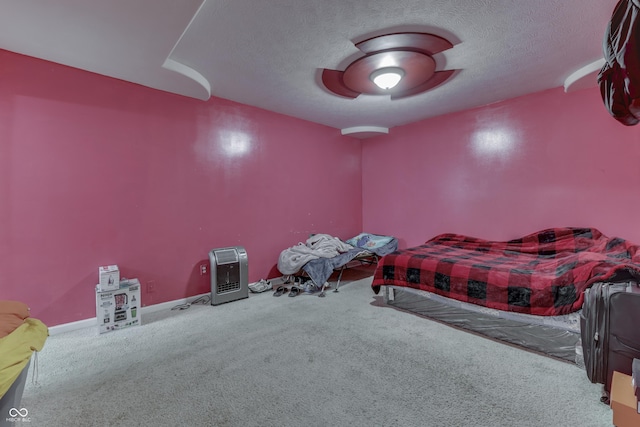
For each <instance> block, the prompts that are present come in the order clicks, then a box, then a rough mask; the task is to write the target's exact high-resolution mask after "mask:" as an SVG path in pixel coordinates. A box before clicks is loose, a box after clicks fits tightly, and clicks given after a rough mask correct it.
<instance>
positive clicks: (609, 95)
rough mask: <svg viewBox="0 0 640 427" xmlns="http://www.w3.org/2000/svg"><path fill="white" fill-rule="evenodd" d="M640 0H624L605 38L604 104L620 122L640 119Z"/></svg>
mask: <svg viewBox="0 0 640 427" xmlns="http://www.w3.org/2000/svg"><path fill="white" fill-rule="evenodd" d="M639 17H640V0H620V1H619V2H618V4H617V5H616V8H615V9H614V11H613V15H612V16H611V21H609V25H608V26H607V31H606V33H605V37H604V41H603V49H604V59H605V61H606V62H605V65H604V66H603V67H602V70H600V73H599V74H598V85H599V86H600V93H601V94H602V100H603V101H604V105H605V107H606V108H607V110H609V113H610V114H611V115H612V116H613V118H615V119H616V120H618V121H619V122H620V123H622V124H624V125H627V126H632V125H635V124H638V123H639V122H640V21H639Z"/></svg>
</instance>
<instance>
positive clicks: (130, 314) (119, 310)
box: [96, 279, 142, 334]
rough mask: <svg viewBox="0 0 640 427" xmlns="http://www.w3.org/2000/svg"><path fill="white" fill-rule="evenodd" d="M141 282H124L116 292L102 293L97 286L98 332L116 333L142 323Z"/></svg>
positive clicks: (130, 280) (131, 280)
mask: <svg viewBox="0 0 640 427" xmlns="http://www.w3.org/2000/svg"><path fill="white" fill-rule="evenodd" d="M140 302H141V301H140V282H139V281H138V279H129V280H123V281H122V282H120V286H119V287H118V289H116V290H112V291H102V290H100V287H99V285H96V318H97V319H98V331H99V332H100V333H101V334H104V333H105V332H111V331H116V330H118V329H124V328H129V327H131V326H138V325H140V324H141V323H142V319H141V313H140V308H141V304H140Z"/></svg>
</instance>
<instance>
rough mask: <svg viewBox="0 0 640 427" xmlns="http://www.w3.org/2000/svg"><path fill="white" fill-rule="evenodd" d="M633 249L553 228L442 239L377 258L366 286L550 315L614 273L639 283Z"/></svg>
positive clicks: (576, 303)
mask: <svg viewBox="0 0 640 427" xmlns="http://www.w3.org/2000/svg"><path fill="white" fill-rule="evenodd" d="M638 248H639V247H638V246H637V245H634V244H631V243H629V242H628V241H626V240H623V239H620V238H608V237H606V236H604V235H603V234H602V233H601V232H600V231H598V230H596V229H593V228H553V229H548V230H543V231H540V232H538V233H533V234H530V235H528V236H525V237H523V238H521V239H517V240H510V241H508V242H492V241H487V240H482V239H477V238H473V237H468V236H461V235H457V234H441V235H439V236H436V237H434V238H433V239H431V240H429V241H428V242H426V243H425V244H424V245H421V246H417V247H414V248H409V249H404V250H399V251H396V252H393V253H391V254H389V255H386V256H384V257H383V258H382V260H380V262H379V264H378V267H377V269H376V272H375V275H374V279H373V283H372V285H371V286H372V287H373V290H374V291H375V293H378V292H379V290H380V286H381V285H395V286H407V287H411V288H417V289H422V290H425V291H429V292H433V293H436V294H439V295H443V296H445V297H449V298H455V299H457V300H460V301H466V302H470V303H474V304H478V305H482V306H485V307H491V308H495V309H498V310H508V311H516V312H519V313H528V314H536V315H542V316H553V315H559V314H567V313H571V312H573V311H577V310H579V309H580V308H581V307H582V302H583V298H584V296H583V293H584V290H585V289H587V288H588V287H589V286H591V284H593V283H594V282H596V281H606V280H607V279H611V278H612V276H614V274H615V273H616V272H618V273H623V272H624V273H629V274H630V275H631V276H632V277H638V278H640V252H639V251H638ZM627 275H628V274H627ZM617 276H618V277H620V274H617Z"/></svg>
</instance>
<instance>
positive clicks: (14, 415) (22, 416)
mask: <svg viewBox="0 0 640 427" xmlns="http://www.w3.org/2000/svg"><path fill="white" fill-rule="evenodd" d="M28 415H29V411H28V410H27V408H20V409H18V408H11V409H9V418H7V419H6V421H7V422H8V423H21V422H24V423H28V422H31V417H29V416H28Z"/></svg>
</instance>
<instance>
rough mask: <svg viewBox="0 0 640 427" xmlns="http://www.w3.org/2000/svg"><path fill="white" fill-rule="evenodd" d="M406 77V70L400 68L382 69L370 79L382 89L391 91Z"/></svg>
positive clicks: (372, 74)
mask: <svg viewBox="0 0 640 427" xmlns="http://www.w3.org/2000/svg"><path fill="white" fill-rule="evenodd" d="M403 77H404V70H403V69H402V68H398V67H386V68H380V69H378V70H376V71H374V72H373V73H371V76H370V77H369V78H370V79H371V81H372V82H373V83H375V84H376V86H378V87H379V88H380V89H385V90H389V89H392V88H394V87H396V86H397V85H398V83H400V80H402V78H403Z"/></svg>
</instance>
